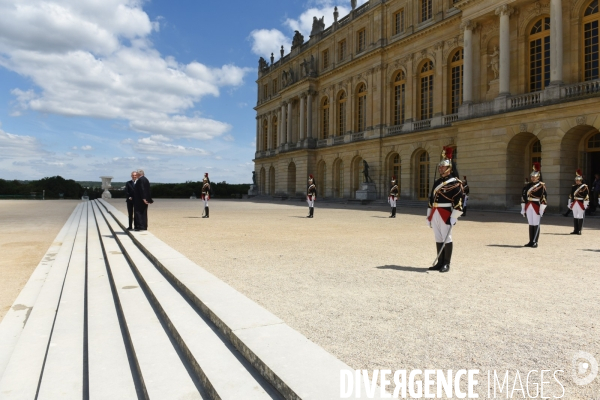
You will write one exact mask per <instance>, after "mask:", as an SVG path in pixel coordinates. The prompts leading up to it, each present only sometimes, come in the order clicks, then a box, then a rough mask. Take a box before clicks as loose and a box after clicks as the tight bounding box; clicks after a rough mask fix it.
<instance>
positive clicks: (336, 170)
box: [333, 158, 344, 198]
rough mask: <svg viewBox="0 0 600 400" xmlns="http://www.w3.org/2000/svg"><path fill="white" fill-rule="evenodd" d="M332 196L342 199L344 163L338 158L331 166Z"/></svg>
mask: <svg viewBox="0 0 600 400" xmlns="http://www.w3.org/2000/svg"><path fill="white" fill-rule="evenodd" d="M333 196H334V197H337V198H342V197H344V162H343V161H342V160H341V159H340V158H338V159H337V160H335V162H334V164H333Z"/></svg>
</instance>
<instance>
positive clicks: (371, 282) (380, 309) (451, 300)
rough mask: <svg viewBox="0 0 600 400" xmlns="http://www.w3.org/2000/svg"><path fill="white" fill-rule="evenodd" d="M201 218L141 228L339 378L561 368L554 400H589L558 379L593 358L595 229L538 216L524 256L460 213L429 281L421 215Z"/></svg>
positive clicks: (599, 282)
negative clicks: (582, 358)
mask: <svg viewBox="0 0 600 400" xmlns="http://www.w3.org/2000/svg"><path fill="white" fill-rule="evenodd" d="M111 204H113V205H115V206H116V207H117V208H119V209H120V210H122V211H125V203H124V202H120V201H117V200H112V201H111ZM201 213H202V204H201V202H200V201H193V200H157V201H156V203H155V204H153V205H152V206H151V207H150V211H149V221H150V225H149V227H150V230H151V231H152V232H153V233H154V234H155V235H156V236H157V237H159V238H160V239H162V240H163V241H165V242H166V243H167V244H169V245H170V246H172V247H173V248H175V249H176V250H178V251H180V252H181V253H183V254H185V255H186V256H187V257H189V258H190V259H191V260H193V261H194V262H196V263H198V264H200V265H202V266H203V267H204V268H206V269H207V270H208V271H210V272H211V273H213V274H215V275H216V276H217V277H219V278H220V279H223V280H224V281H225V282H227V283H228V284H230V285H231V286H233V287H234V288H235V289H237V290H239V291H240V292H241V293H243V294H245V295H246V296H248V297H249V298H251V299H253V300H255V301H256V302H258V303H259V304H260V305H262V306H264V307H265V308H266V309H268V310H269V311H271V312H272V313H274V314H275V315H277V316H278V317H279V318H281V319H283V320H284V321H286V323H287V324H289V325H290V326H291V327H293V328H294V329H296V330H298V331H299V332H301V333H302V334H303V335H305V336H306V337H308V338H309V339H310V340H312V341H314V342H315V343H317V344H319V345H321V346H323V347H324V348H325V349H326V350H328V351H329V352H331V353H332V354H334V355H335V356H336V357H338V358H339V359H341V360H342V361H344V362H345V363H347V364H348V365H350V366H351V367H352V368H356V369H358V368H360V369H369V370H370V369H375V368H388V369H391V370H396V369H415V368H420V369H425V368H434V369H455V370H456V369H459V368H468V369H474V368H479V369H480V370H482V371H487V370H494V369H495V370H499V371H500V370H502V371H503V370H512V371H514V370H516V369H519V370H520V371H521V372H522V371H529V370H531V369H538V370H540V369H553V370H554V369H562V370H565V374H564V377H563V380H562V382H563V384H564V385H565V390H566V397H565V398H568V399H589V398H594V397H593V396H596V397H598V396H600V378H597V379H596V381H594V382H593V383H592V384H591V385H588V386H586V387H578V386H576V385H574V384H573V383H572V379H571V358H572V355H573V354H574V353H575V352H577V351H580V350H581V351H586V352H588V353H591V354H594V355H595V356H596V358H597V359H600V326H599V323H598V321H600V307H598V296H599V289H598V288H600V274H599V272H600V232H599V228H600V220H598V219H597V218H593V219H590V220H587V221H586V223H585V226H584V231H583V235H582V236H575V235H569V234H568V233H569V232H571V231H572V219H571V218H564V217H562V216H560V215H549V216H546V217H544V219H543V226H542V228H541V238H540V247H539V248H538V249H528V248H523V247H521V246H522V245H523V244H524V243H526V242H527V239H528V237H527V223H526V222H525V219H524V218H523V217H521V215H520V214H516V213H496V212H481V211H476V210H470V211H469V214H468V217H467V218H465V219H461V220H460V221H459V224H458V226H457V228H456V230H455V232H454V235H453V236H454V240H455V243H456V244H455V249H454V257H453V261H452V267H451V271H450V272H449V273H448V274H440V273H437V272H435V273H426V272H425V269H426V268H427V267H429V266H430V265H431V263H432V262H433V259H434V258H435V254H434V253H435V244H434V241H433V233H432V232H431V230H430V229H429V228H427V227H426V225H425V217H424V214H425V211H424V210H421V209H417V208H409V209H402V208H400V209H399V212H398V217H397V218H396V219H388V218H387V216H388V209H387V208H385V207H382V206H377V205H371V206H356V205H352V204H323V203H322V202H321V203H319V202H317V205H316V209H315V218H314V219H312V220H311V219H307V218H304V217H305V216H306V215H307V208H306V203H304V202H300V201H297V200H293V201H292V200H286V201H278V202H264V201H251V200H249V201H241V200H238V201H233V200H231V201H229V200H227V201H223V200H211V208H210V218H209V219H201V218H200V216H201ZM485 389H486V388H483V390H484V391H485ZM552 389H553V390H554V392H552V391H551V392H550V393H554V395H556V396H558V395H560V387H558V386H557V385H555V386H554V387H553V388H552ZM484 394H485V393H484V392H481V393H480V396H483V395H484Z"/></svg>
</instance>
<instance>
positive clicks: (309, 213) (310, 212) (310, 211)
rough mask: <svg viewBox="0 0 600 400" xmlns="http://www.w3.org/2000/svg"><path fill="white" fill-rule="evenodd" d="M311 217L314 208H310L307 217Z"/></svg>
mask: <svg viewBox="0 0 600 400" xmlns="http://www.w3.org/2000/svg"><path fill="white" fill-rule="evenodd" d="M311 215H312V207H308V215H307V216H306V218H310V216H311Z"/></svg>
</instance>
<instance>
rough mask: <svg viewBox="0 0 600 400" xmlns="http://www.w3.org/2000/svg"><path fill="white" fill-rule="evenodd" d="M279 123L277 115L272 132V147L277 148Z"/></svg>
mask: <svg viewBox="0 0 600 400" xmlns="http://www.w3.org/2000/svg"><path fill="white" fill-rule="evenodd" d="M278 126H279V124H278V121H277V117H275V118H273V133H272V134H271V148H272V149H276V148H277V147H278V145H277V128H278Z"/></svg>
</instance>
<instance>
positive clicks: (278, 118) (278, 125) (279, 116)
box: [276, 108, 283, 146]
mask: <svg viewBox="0 0 600 400" xmlns="http://www.w3.org/2000/svg"><path fill="white" fill-rule="evenodd" d="M282 125H283V123H282V119H281V108H279V110H277V143H276V146H279V145H280V144H281V126H282Z"/></svg>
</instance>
